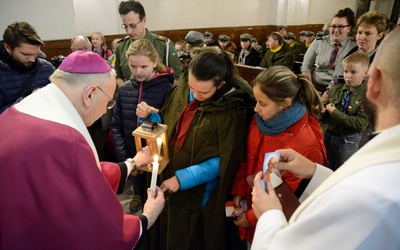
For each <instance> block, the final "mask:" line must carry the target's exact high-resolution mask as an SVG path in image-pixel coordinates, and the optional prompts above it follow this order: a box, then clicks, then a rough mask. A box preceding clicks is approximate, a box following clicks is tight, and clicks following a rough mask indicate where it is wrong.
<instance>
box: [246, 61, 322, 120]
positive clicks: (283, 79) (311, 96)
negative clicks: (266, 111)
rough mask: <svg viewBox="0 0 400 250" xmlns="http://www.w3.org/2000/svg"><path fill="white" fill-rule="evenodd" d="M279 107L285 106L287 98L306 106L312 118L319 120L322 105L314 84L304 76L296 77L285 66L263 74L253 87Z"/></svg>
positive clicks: (276, 67)
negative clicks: (284, 102)
mask: <svg viewBox="0 0 400 250" xmlns="http://www.w3.org/2000/svg"><path fill="white" fill-rule="evenodd" d="M256 85H257V86H259V88H260V90H261V91H262V92H263V93H264V94H265V95H267V96H268V98H269V99H271V100H272V101H274V102H275V103H277V104H278V105H284V104H283V101H284V100H285V99H286V98H289V99H291V100H292V102H299V103H301V104H303V105H304V106H306V108H307V110H308V112H309V113H310V115H311V116H313V117H315V118H316V119H318V117H319V115H320V113H321V108H322V103H321V100H320V96H319V94H318V92H317V91H316V90H315V88H314V86H313V85H312V83H311V82H310V81H309V80H308V79H307V77H305V76H303V75H296V74H294V73H293V72H292V71H291V70H290V69H288V68H287V67H284V66H272V67H270V68H268V69H266V70H264V71H263V72H261V73H260V74H259V75H258V76H257V77H256V79H254V81H253V86H256Z"/></svg>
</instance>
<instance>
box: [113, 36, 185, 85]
mask: <svg viewBox="0 0 400 250" xmlns="http://www.w3.org/2000/svg"><path fill="white" fill-rule="evenodd" d="M144 38H146V39H148V40H149V41H150V42H151V43H152V44H153V46H154V47H155V48H156V50H157V52H158V54H159V56H160V59H161V61H162V62H163V63H164V64H165V65H166V66H170V67H172V68H173V69H174V74H175V79H176V80H177V79H179V77H180V76H181V75H182V65H181V62H180V61H179V58H178V55H177V53H176V50H175V45H174V43H173V42H171V40H169V39H168V38H166V37H165V36H159V35H156V34H153V33H150V32H149V31H148V30H147V29H146V36H145V37H144ZM132 43H133V40H132V39H130V38H129V36H126V37H125V38H124V39H122V40H121V41H120V42H119V43H118V46H117V49H116V51H115V72H116V73H117V78H121V79H123V80H124V81H128V80H129V79H130V77H131V71H130V69H129V63H128V58H127V57H126V55H125V54H126V51H128V49H129V46H131V44H132ZM167 46H168V51H169V53H167ZM167 56H168V61H167ZM167 62H168V63H167Z"/></svg>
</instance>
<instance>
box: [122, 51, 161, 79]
mask: <svg viewBox="0 0 400 250" xmlns="http://www.w3.org/2000/svg"><path fill="white" fill-rule="evenodd" d="M128 59H129V68H130V70H131V74H132V75H133V76H134V77H135V79H136V80H137V81H139V82H144V81H147V80H149V78H150V76H151V75H152V74H153V71H154V68H155V67H156V66H157V62H153V61H151V60H150V58H149V57H148V56H145V55H131V56H129V58H128Z"/></svg>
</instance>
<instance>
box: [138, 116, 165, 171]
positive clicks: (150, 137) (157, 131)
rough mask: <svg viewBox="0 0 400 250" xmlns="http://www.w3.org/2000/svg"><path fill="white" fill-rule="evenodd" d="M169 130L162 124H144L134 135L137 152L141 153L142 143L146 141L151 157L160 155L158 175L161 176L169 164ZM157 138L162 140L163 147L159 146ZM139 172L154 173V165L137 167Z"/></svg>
mask: <svg viewBox="0 0 400 250" xmlns="http://www.w3.org/2000/svg"><path fill="white" fill-rule="evenodd" d="M167 129H168V126H167V125H165V124H161V123H152V122H144V123H143V124H142V125H141V126H139V127H138V128H137V129H135V131H133V132H132V135H133V137H134V139H135V145H136V151H137V152H139V151H140V150H141V149H142V148H143V145H142V141H143V140H145V141H146V145H148V146H150V150H151V153H150V154H151V156H153V157H154V155H158V159H159V160H158V162H159V168H158V174H160V173H161V172H162V171H163V170H164V169H165V167H166V166H167V165H168V162H169V153H168V142H167V138H168V137H167ZM157 138H161V143H162V144H161V145H160V146H159V145H158V144H157ZM137 168H138V169H139V170H142V171H146V172H150V173H151V172H152V169H153V167H152V164H151V163H150V164H147V165H144V166H137Z"/></svg>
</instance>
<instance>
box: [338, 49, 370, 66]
mask: <svg viewBox="0 0 400 250" xmlns="http://www.w3.org/2000/svg"><path fill="white" fill-rule="evenodd" d="M356 64H361V67H363V69H365V70H367V69H368V66H369V56H368V55H367V54H366V53H365V52H363V51H356V52H354V53H352V54H351V55H349V56H348V57H346V58H345V59H344V60H343V61H342V65H343V67H348V66H354V65H356Z"/></svg>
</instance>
